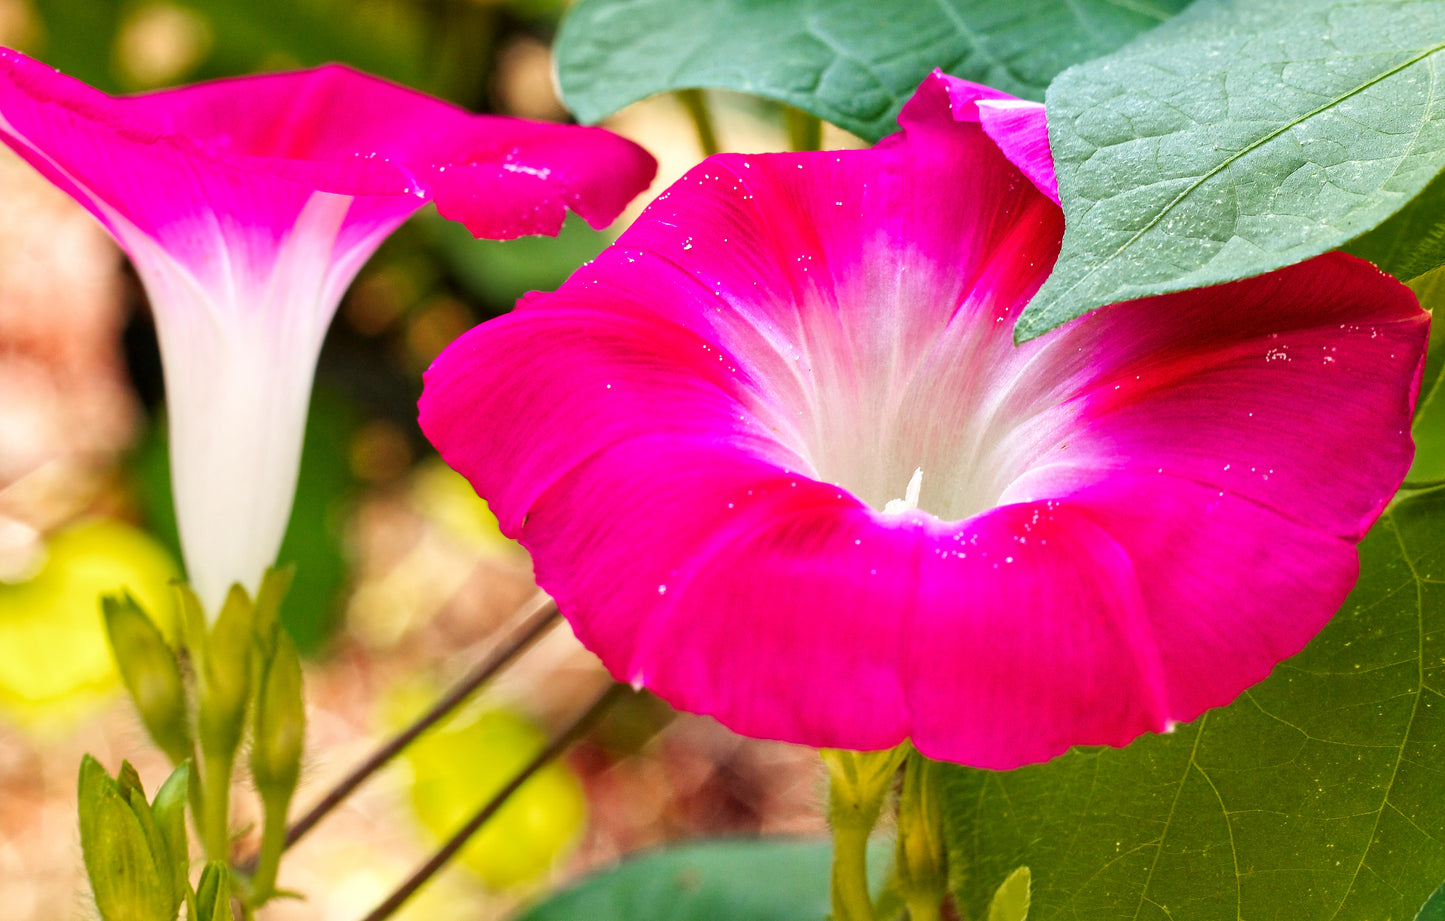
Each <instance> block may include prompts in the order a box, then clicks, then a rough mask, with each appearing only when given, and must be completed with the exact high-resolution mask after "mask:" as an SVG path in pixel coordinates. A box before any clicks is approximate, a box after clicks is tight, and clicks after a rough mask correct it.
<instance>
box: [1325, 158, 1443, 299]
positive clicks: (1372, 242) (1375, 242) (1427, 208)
mask: <svg viewBox="0 0 1445 921" xmlns="http://www.w3.org/2000/svg"><path fill="white" fill-rule="evenodd" d="M1343 249H1344V250H1345V252H1347V253H1353V254H1354V255H1356V256H1359V257H1360V258H1361V259H1368V260H1370V261H1371V262H1373V263H1374V264H1375V265H1377V266H1379V267H1380V268H1382V269H1384V270H1385V271H1386V272H1389V273H1390V274H1391V275H1394V276H1395V277H1396V278H1398V279H1400V280H1401V281H1414V280H1416V279H1419V278H1420V277H1421V276H1423V275H1425V274H1426V273H1428V272H1430V271H1431V270H1432V269H1435V268H1438V267H1439V266H1442V265H1445V174H1441V175H1439V176H1436V177H1435V179H1434V180H1433V181H1432V182H1431V183H1430V184H1429V185H1428V186H1426V187H1425V191H1423V192H1421V193H1420V194H1419V195H1417V196H1415V198H1414V200H1412V201H1411V202H1410V203H1409V204H1408V205H1406V206H1405V207H1404V208H1402V209H1401V210H1400V211H1397V212H1396V213H1395V216H1394V217H1392V218H1390V219H1389V220H1387V221H1385V223H1383V224H1381V225H1380V226H1379V227H1376V228H1375V229H1374V230H1372V231H1370V232H1369V233H1367V234H1365V235H1364V236H1362V237H1358V238H1356V239H1354V240H1351V241H1350V242H1349V243H1347V244H1346V245H1345V246H1344V247H1343Z"/></svg>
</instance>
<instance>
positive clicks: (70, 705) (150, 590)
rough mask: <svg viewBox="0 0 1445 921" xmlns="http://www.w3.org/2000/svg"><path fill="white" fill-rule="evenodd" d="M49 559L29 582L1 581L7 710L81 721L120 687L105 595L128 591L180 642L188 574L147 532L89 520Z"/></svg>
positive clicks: (61, 536) (58, 543) (33, 721)
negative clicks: (181, 582) (178, 598)
mask: <svg viewBox="0 0 1445 921" xmlns="http://www.w3.org/2000/svg"><path fill="white" fill-rule="evenodd" d="M45 554H46V556H45V561H44V563H43V565H42V566H41V568H40V570H39V571H38V572H36V573H35V574H34V575H33V576H32V577H30V578H29V579H26V580H25V581H23V582H17V583H4V582H0V709H3V710H4V711H5V712H6V713H7V714H9V715H10V716H12V717H14V718H15V719H16V720H18V721H19V722H21V723H22V724H27V725H40V724H51V723H54V722H55V721H57V720H61V721H63V720H64V719H65V718H66V716H67V715H68V714H74V715H78V714H80V713H82V712H84V711H85V710H86V709H88V708H89V707H90V706H92V705H93V704H95V703H96V702H98V701H100V700H103V699H105V698H107V697H108V696H109V695H110V694H111V693H112V692H113V691H114V689H115V688H116V686H117V685H118V682H119V676H118V674H117V672H116V670H115V662H114V660H113V658H112V657H111V653H110V645H109V643H108V642H107V640H106V637H105V628H104V627H103V626H102V622H101V614H100V598H101V596H102V595H106V594H114V593H118V592H121V591H129V592H130V594H131V596H132V597H134V598H135V599H136V601H138V602H139V603H140V605H141V607H142V608H143V609H144V610H145V611H146V612H147V613H148V614H150V615H151V617H153V618H155V619H156V621H157V624H158V625H159V626H160V628H161V630H162V632H164V633H165V634H166V635H167V636H168V637H173V636H174V635H175V626H174V625H175V613H174V604H175V602H174V600H173V599H172V597H171V595H172V590H171V588H170V583H171V582H172V581H173V580H175V579H178V578H180V571H179V569H177V567H176V564H175V562H174V561H173V560H172V559H171V557H170V555H169V554H168V553H167V552H166V551H165V549H164V548H163V547H161V546H160V544H158V543H157V542H156V541H155V540H154V539H153V538H152V537H150V536H149V535H147V534H146V533H145V532H143V531H140V530H137V529H136V528H133V527H131V526H130V525H127V524H123V523H121V522H118V521H111V520H105V519H95V520H90V521H85V522H82V523H80V524H77V525H73V526H71V527H69V528H66V529H65V530H63V531H59V532H57V533H55V534H54V535H52V536H51V538H50V539H49V541H47V543H46V547H45Z"/></svg>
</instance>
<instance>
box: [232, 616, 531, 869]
mask: <svg viewBox="0 0 1445 921" xmlns="http://www.w3.org/2000/svg"><path fill="white" fill-rule="evenodd" d="M520 619H521V622H520V623H519V624H518V625H517V627H516V628H515V629H514V630H513V631H512V632H511V634H509V635H508V636H507V638H506V639H504V640H503V641H502V642H501V643H498V644H497V645H496V646H495V647H493V649H492V652H491V655H489V656H488V657H487V658H486V660H484V661H483V662H481V663H480V664H479V665H477V667H476V668H475V669H473V670H472V671H471V672H469V673H468V674H467V675H466V676H465V677H464V678H462V680H461V681H459V682H457V683H456V685H455V686H453V687H452V689H451V690H450V691H448V692H447V694H446V696H445V697H443V698H442V699H441V700H439V701H437V702H436V704H435V705H434V706H433V707H432V708H431V709H430V710H428V711H427V712H426V714H425V715H423V716H422V717H421V718H420V719H418V720H417V721H416V722H414V723H412V724H411V725H410V726H408V727H407V728H406V729H404V730H402V731H401V732H399V733H397V734H396V735H395V736H393V737H392V738H391V739H390V740H388V741H387V742H386V743H385V744H383V745H382V746H380V747H379V748H377V749H376V751H374V752H372V753H371V756H370V757H368V758H367V759H366V760H365V761H363V762H361V763H360V764H358V765H357V766H356V767H355V768H353V769H352V771H351V773H349V774H347V775H346V777H345V778H343V779H342V780H341V782H340V783H338V784H337V785H336V786H335V787H333V788H332V789H331V791H330V792H328V793H327V794H326V795H325V796H323V797H322V798H321V799H320V800H319V801H318V802H317V803H316V805H315V806H312V807H311V811H309V812H307V813H306V814H305V815H304V816H302V817H301V818H299V819H297V820H296V822H295V824H293V825H292V826H291V827H290V828H288V829H287V830H286V846H287V847H288V848H289V847H290V846H291V845H293V844H295V843H296V842H297V841H299V840H301V838H302V836H304V835H305V834H306V833H307V832H308V831H310V830H311V829H312V828H314V827H315V826H316V824H317V823H318V822H320V821H321V820H322V819H323V818H325V817H326V815H327V813H329V812H331V810H333V809H335V808H336V807H337V806H338V805H340V804H341V802H342V801H343V800H345V799H346V797H348V796H350V795H351V792H352V791H353V790H355V789H356V788H357V787H358V786H360V785H361V783H362V781H364V780H366V778H368V777H370V776H371V775H372V774H374V773H376V772H377V770H379V769H380V768H381V767H382V766H384V765H385V764H386V763H387V762H388V761H390V760H391V759H392V758H394V757H396V755H397V754H398V753H399V752H400V751H401V750H402V749H404V748H406V747H407V746H408V745H410V744H411V743H412V742H413V741H415V740H416V737H417V736H419V735H421V734H422V733H423V732H426V731H427V730H428V729H430V728H431V727H432V726H434V725H435V724H436V723H437V722H439V721H440V720H441V719H442V718H443V717H445V716H446V715H447V714H449V713H451V712H452V711H453V710H455V709H456V708H457V707H458V706H460V705H461V704H462V703H463V702H465V701H466V699H467V698H469V697H471V696H472V694H473V693H475V692H476V690H477V688H479V687H481V686H482V685H484V684H486V683H487V682H488V681H489V680H491V678H492V677H493V676H494V675H496V674H497V672H499V671H501V670H502V668H503V667H505V666H506V664H507V663H508V662H510V661H512V659H514V658H516V657H517V655H518V654H519V653H521V652H522V651H523V650H524V649H526V648H527V647H528V646H530V645H531V644H532V643H533V642H534V641H535V640H536V639H537V638H538V637H540V636H541V635H542V634H543V633H545V632H546V630H547V628H548V627H550V626H552V623H553V621H555V620H556V619H557V603H556V602H555V601H553V600H552V599H551V598H550V597H548V596H547V595H546V594H544V593H541V592H539V593H538V594H537V596H536V597H535V598H533V599H532V601H531V602H529V604H528V609H526V610H524V613H522V614H521V615H520ZM255 863H256V858H254V857H252V858H251V859H249V860H247V861H245V862H244V863H243V864H242V865H241V867H240V869H241V870H242V872H252V871H254V869H255Z"/></svg>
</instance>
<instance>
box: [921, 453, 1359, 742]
mask: <svg viewBox="0 0 1445 921" xmlns="http://www.w3.org/2000/svg"><path fill="white" fill-rule="evenodd" d="M938 536H939V538H940V539H939V540H938V541H937V544H936V546H937V550H936V552H935V553H934V554H933V555H932V556H931V557H930V558H929V559H928V561H927V563H926V564H925V571H924V575H923V576H922V579H921V582H922V585H923V590H922V592H921V593H920V597H919V601H918V607H917V615H918V616H917V619H916V626H915V628H914V630H913V632H912V634H911V637H910V639H911V643H912V645H911V648H910V650H909V655H908V659H907V663H906V665H905V666H904V668H903V674H904V675H905V676H906V680H907V682H908V700H909V705H910V712H911V713H912V720H913V741H914V744H915V745H917V746H918V749H919V751H921V752H923V753H924V754H926V755H928V756H930V757H933V758H939V759H942V760H946V761H957V762H962V763H965V764H970V765H974V766H976V767H985V768H994V769H1000V770H1006V769H1009V768H1014V767H1018V766H1019V765H1022V764H1029V763H1033V762H1037V761H1044V760H1047V759H1049V758H1052V757H1054V756H1056V755H1060V754H1062V753H1063V752H1064V751H1065V750H1066V749H1067V748H1068V747H1069V746H1071V745H1124V744H1126V743H1128V742H1129V741H1131V740H1133V739H1134V737H1136V736H1137V735H1139V734H1140V733H1142V732H1147V731H1153V732H1160V731H1165V730H1167V729H1168V728H1169V726H1170V725H1172V724H1173V723H1175V722H1186V721H1189V720H1192V719H1194V718H1195V717H1197V716H1199V714H1201V713H1202V712H1203V711H1204V710H1206V709H1207V708H1209V707H1215V706H1221V705H1223V704H1227V703H1229V702H1230V701H1232V700H1233V699H1234V698H1235V697H1236V696H1237V695H1238V694H1239V693H1240V691H1242V690H1243V689H1244V688H1246V687H1248V686H1249V685H1251V684H1254V683H1255V682H1257V681H1260V680H1262V679H1263V678H1264V677H1265V676H1266V675H1268V674H1269V671H1270V669H1271V668H1273V667H1274V665H1275V663H1277V662H1278V661H1280V660H1281V659H1284V658H1285V657H1287V656H1290V655H1293V654H1294V653H1296V652H1298V651H1299V650H1300V649H1302V648H1303V647H1304V644H1305V643H1306V642H1308V641H1309V640H1310V639H1311V638H1312V637H1313V636H1314V635H1315V633H1316V632H1318V630H1319V629H1320V628H1321V627H1322V626H1324V624H1325V622H1326V621H1327V620H1328V619H1329V617H1330V615H1331V614H1333V613H1334V611H1335V610H1336V609H1337V608H1338V607H1339V605H1340V603H1341V602H1343V601H1344V598H1345V595H1346V594H1348V592H1349V590H1350V588H1351V586H1352V585H1353V584H1354V580H1355V575H1356V571H1357V565H1358V564H1357V562H1356V554H1355V549H1354V544H1353V542H1351V541H1347V540H1343V539H1340V538H1336V537H1331V536H1329V535H1327V534H1325V533H1322V532H1320V531H1318V530H1315V529H1312V528H1309V527H1307V526H1305V525H1301V524H1299V523H1296V522H1294V521H1290V520H1288V519H1285V518H1283V517H1281V516H1278V515H1275V514H1273V513H1271V512H1269V511H1268V510H1265V509H1262V508H1260V507H1259V506H1257V505H1255V504H1253V503H1251V502H1249V501H1247V500H1245V499H1242V498H1239V497H1237V496H1232V495H1228V494H1225V495H1220V493H1219V492H1218V491H1217V490H1213V489H1210V488H1207V487H1204V486H1199V485H1196V484H1190V483H1181V482H1166V481H1161V480H1158V479H1155V480H1152V481H1149V480H1142V479H1136V478H1133V477H1129V476H1127V475H1126V476H1120V477H1115V478H1113V479H1110V480H1108V481H1106V482H1104V483H1101V484H1099V485H1097V486H1094V487H1090V488H1088V489H1085V490H1082V491H1079V492H1077V493H1075V494H1073V495H1072V496H1070V497H1069V498H1068V499H1066V500H1045V501H1041V502H1031V503H1022V504H1015V505H1007V506H1004V507H1001V508H998V509H995V510H994V511H992V512H988V513H986V514H984V515H981V516H979V517H977V518H974V519H972V520H970V521H968V522H964V523H962V524H961V525H959V526H957V527H954V528H942V529H940V533H939V535H938ZM965 598H966V599H968V601H967V603H965V604H960V603H958V599H965Z"/></svg>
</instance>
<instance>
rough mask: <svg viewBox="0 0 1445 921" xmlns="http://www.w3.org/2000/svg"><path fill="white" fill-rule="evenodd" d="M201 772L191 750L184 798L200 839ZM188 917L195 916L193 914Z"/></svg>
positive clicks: (202, 813) (202, 809) (202, 833)
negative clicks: (189, 772)
mask: <svg viewBox="0 0 1445 921" xmlns="http://www.w3.org/2000/svg"><path fill="white" fill-rule="evenodd" d="M200 773H201V759H199V758H197V757H196V755H195V752H194V751H192V752H191V777H190V782H189V783H187V784H186V799H187V800H188V801H189V802H190V806H191V824H193V825H195V827H196V837H197V838H200V839H201V840H202V841H204V840H206V799H205V795H204V791H203V790H202V789H201V784H200V778H199V775H200ZM190 917H195V915H194V914H192V915H190Z"/></svg>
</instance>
